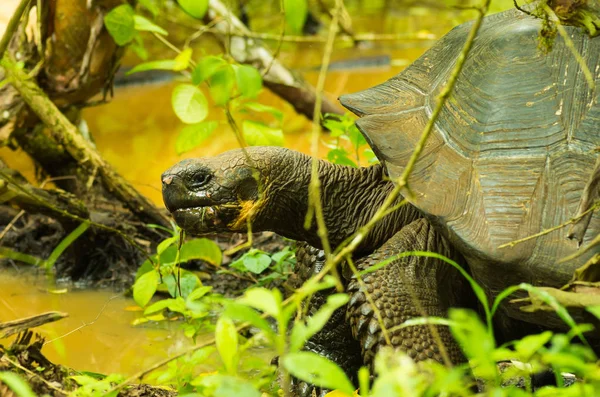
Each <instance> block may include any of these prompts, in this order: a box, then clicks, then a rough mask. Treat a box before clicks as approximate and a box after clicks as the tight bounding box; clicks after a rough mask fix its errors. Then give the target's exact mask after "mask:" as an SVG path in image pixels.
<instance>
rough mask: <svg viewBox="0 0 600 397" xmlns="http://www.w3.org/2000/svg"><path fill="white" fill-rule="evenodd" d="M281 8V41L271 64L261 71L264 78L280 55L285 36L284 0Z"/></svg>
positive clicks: (281, 1) (278, 42) (280, 0)
mask: <svg viewBox="0 0 600 397" xmlns="http://www.w3.org/2000/svg"><path fill="white" fill-rule="evenodd" d="M279 8H281V33H280V35H279V37H280V39H279V41H277V48H276V49H275V52H274V53H273V58H272V59H271V62H269V64H268V65H267V66H266V67H265V69H264V70H263V71H262V73H261V76H262V77H263V78H264V77H265V76H266V75H267V74H269V71H270V70H271V66H273V63H274V62H275V60H276V59H277V57H278V56H279V53H280V52H281V46H282V45H283V36H285V5H284V3H283V0H279ZM229 34H231V33H229Z"/></svg>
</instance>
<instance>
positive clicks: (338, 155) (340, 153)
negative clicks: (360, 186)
mask: <svg viewBox="0 0 600 397" xmlns="http://www.w3.org/2000/svg"><path fill="white" fill-rule="evenodd" d="M327 160H329V161H331V162H332V163H334V164H340V165H348V166H350V167H354V168H356V163H355V162H354V161H352V160H351V159H350V158H349V157H348V152H347V151H346V150H345V149H343V148H336V149H331V150H330V151H329V152H327Z"/></svg>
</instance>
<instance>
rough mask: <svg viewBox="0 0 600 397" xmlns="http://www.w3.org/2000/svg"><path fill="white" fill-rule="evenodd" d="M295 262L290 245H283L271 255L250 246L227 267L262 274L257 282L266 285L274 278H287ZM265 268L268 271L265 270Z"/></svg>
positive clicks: (242, 271)
mask: <svg viewBox="0 0 600 397" xmlns="http://www.w3.org/2000/svg"><path fill="white" fill-rule="evenodd" d="M295 264H296V257H295V254H294V251H292V250H291V249H290V247H285V248H284V249H283V250H281V251H278V252H276V253H274V254H272V255H269V254H268V253H267V252H264V251H262V250H258V249H255V248H252V249H250V250H249V251H248V252H246V253H245V254H244V255H242V256H241V257H240V258H239V259H237V260H235V261H233V262H232V263H231V264H230V265H229V267H230V268H232V269H234V270H236V271H239V272H241V273H245V272H250V273H252V274H257V275H262V274H264V276H262V277H261V278H259V279H258V284H259V285H266V284H268V283H270V282H272V281H275V280H285V279H287V277H288V275H289V274H291V273H292V272H293V268H294V265H295ZM267 269H269V271H268V272H265V271H266V270H267ZM265 273H266V274H265Z"/></svg>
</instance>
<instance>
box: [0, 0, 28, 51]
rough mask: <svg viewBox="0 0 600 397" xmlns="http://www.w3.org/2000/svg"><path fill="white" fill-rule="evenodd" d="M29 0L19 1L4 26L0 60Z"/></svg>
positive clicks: (0, 44) (0, 45) (0, 42)
mask: <svg viewBox="0 0 600 397" xmlns="http://www.w3.org/2000/svg"><path fill="white" fill-rule="evenodd" d="M29 1H30V0H21V2H20V3H19V5H18V6H17V9H16V10H15V13H14V14H13V15H12V17H10V21H8V25H7V26H6V30H5V31H4V35H3V36H2V40H0V59H2V58H3V57H4V53H5V52H6V49H7V48H8V44H9V43H10V39H12V36H13V34H14V33H15V30H16V29H17V26H19V21H20V20H21V17H22V16H23V13H24V12H25V10H26V9H27V6H28V5H29Z"/></svg>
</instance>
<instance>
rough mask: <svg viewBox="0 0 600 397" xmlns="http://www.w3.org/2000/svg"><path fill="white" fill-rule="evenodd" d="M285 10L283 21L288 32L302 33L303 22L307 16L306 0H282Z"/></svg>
mask: <svg viewBox="0 0 600 397" xmlns="http://www.w3.org/2000/svg"><path fill="white" fill-rule="evenodd" d="M283 7H284V10H285V23H286V26H287V27H288V29H289V30H290V32H292V33H294V34H300V33H302V28H303V27H304V22H306V17H307V16H308V1H307V0H283Z"/></svg>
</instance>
